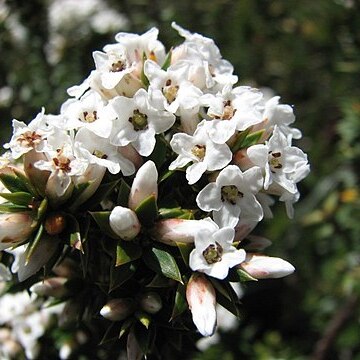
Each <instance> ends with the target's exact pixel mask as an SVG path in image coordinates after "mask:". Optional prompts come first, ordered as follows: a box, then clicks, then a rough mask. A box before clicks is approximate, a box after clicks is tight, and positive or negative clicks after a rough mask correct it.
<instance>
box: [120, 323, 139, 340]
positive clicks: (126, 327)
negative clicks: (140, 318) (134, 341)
mask: <svg viewBox="0 0 360 360" xmlns="http://www.w3.org/2000/svg"><path fill="white" fill-rule="evenodd" d="M134 322H135V319H133V318H131V319H127V320H125V321H124V322H123V324H122V325H121V329H120V332H119V339H120V338H121V337H122V336H123V335H124V334H125V333H126V332H127V331H128V330H129V329H130V327H131V325H132V324H134Z"/></svg>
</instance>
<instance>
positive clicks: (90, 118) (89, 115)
mask: <svg viewBox="0 0 360 360" xmlns="http://www.w3.org/2000/svg"><path fill="white" fill-rule="evenodd" d="M83 115H84V121H85V122H87V123H92V122H94V121H96V120H97V119H98V117H97V111H96V110H94V111H90V112H88V111H84V112H83Z"/></svg>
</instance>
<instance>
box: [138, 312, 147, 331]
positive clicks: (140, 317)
mask: <svg viewBox="0 0 360 360" xmlns="http://www.w3.org/2000/svg"><path fill="white" fill-rule="evenodd" d="M135 317H136V318H137V319H138V320H139V322H140V323H141V324H143V325H144V326H145V327H146V329H149V326H150V323H151V317H150V315H149V314H148V313H146V312H144V311H137V312H136V313H135Z"/></svg>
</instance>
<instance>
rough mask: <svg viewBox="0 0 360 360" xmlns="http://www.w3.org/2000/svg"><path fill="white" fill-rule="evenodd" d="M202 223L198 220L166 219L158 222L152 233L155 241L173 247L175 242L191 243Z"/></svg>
mask: <svg viewBox="0 0 360 360" xmlns="http://www.w3.org/2000/svg"><path fill="white" fill-rule="evenodd" d="M202 225H203V223H202V222H201V221H199V220H184V219H166V220H161V221H158V222H157V223H156V224H155V227H154V229H153V231H152V236H153V237H154V239H155V240H157V241H160V242H162V243H165V244H168V245H173V246H175V245H176V244H175V243H176V242H183V243H193V242H194V236H195V234H196V233H197V232H198V231H199V230H200V231H201V226H202Z"/></svg>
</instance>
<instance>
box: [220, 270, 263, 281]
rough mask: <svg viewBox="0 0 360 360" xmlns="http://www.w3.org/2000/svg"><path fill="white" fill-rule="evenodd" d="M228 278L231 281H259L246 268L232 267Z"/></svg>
mask: <svg viewBox="0 0 360 360" xmlns="http://www.w3.org/2000/svg"><path fill="white" fill-rule="evenodd" d="M226 279H227V280H228V281H231V282H246V281H258V279H255V278H254V277H252V276H251V275H250V274H248V273H247V272H246V271H245V270H243V269H235V268H232V269H230V271H229V275H228V277H227V278H226Z"/></svg>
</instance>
